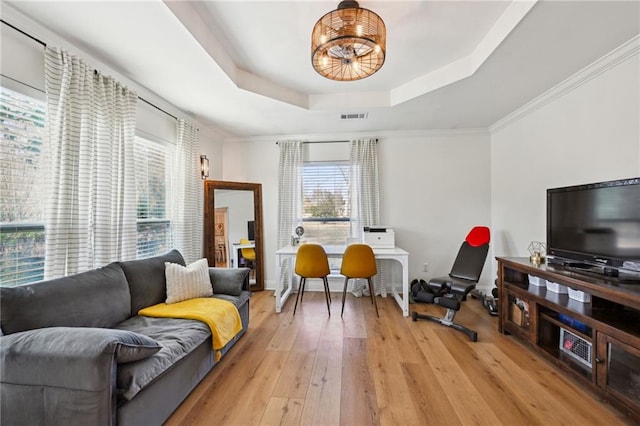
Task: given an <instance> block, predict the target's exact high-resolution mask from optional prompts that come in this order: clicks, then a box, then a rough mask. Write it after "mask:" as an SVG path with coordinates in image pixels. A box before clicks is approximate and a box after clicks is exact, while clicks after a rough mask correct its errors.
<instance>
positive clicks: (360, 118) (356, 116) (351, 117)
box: [340, 112, 369, 120]
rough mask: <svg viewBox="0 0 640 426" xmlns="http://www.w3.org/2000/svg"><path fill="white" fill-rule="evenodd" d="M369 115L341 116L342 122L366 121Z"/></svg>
mask: <svg viewBox="0 0 640 426" xmlns="http://www.w3.org/2000/svg"><path fill="white" fill-rule="evenodd" d="M368 115H369V113H367V112H361V113H357V114H340V120H365V119H366V118H367V116H368Z"/></svg>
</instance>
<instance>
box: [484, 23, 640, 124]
mask: <svg viewBox="0 0 640 426" xmlns="http://www.w3.org/2000/svg"><path fill="white" fill-rule="evenodd" d="M638 53H640V34H638V35H636V36H634V37H633V38H631V39H630V40H629V41H627V42H625V43H623V44H622V45H620V46H619V47H617V48H615V49H614V50H612V51H611V52H609V53H607V54H606V55H604V56H603V57H601V58H600V59H597V60H596V61H595V62H593V63H591V64H589V65H587V66H586V67H584V68H583V69H582V70H580V71H578V72H577V73H575V74H573V75H572V76H571V77H569V78H567V79H566V80H564V81H562V82H560V83H558V84H557V85H555V86H554V87H552V88H551V89H549V90H547V91H546V92H544V93H543V94H541V95H539V96H537V97H536V98H534V99H532V100H531V101H529V102H527V103H526V104H524V105H523V106H521V107H520V108H518V109H516V110H515V111H513V112H511V113H510V114H508V115H506V116H505V117H503V118H501V119H500V120H498V121H496V122H495V123H493V124H492V125H491V126H489V132H490V133H491V134H493V133H495V132H497V131H499V130H502V129H503V128H505V127H507V126H509V125H510V124H513V123H514V122H516V121H518V120H520V119H522V118H524V117H526V116H527V115H529V114H531V113H533V112H534V111H536V110H538V109H539V108H542V107H543V106H545V105H547V104H549V103H551V102H553V101H555V100H556V99H558V98H561V97H562V96H564V95H565V94H567V93H568V92H570V91H573V90H575V89H577V88H578V87H580V86H582V85H583V84H585V83H587V82H588V81H590V80H591V79H593V78H595V77H597V76H599V75H600V74H603V73H604V72H606V71H608V70H610V69H611V68H614V67H616V66H618V65H619V64H621V63H623V62H625V61H626V60H628V59H630V58H632V57H634V56H636V55H638Z"/></svg>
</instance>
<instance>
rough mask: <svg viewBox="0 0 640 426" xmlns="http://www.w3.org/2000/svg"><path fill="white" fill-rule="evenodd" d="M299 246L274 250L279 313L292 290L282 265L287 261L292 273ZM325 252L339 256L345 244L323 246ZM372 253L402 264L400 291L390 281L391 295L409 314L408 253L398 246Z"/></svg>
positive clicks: (406, 315) (374, 250)
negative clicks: (283, 273)
mask: <svg viewBox="0 0 640 426" xmlns="http://www.w3.org/2000/svg"><path fill="white" fill-rule="evenodd" d="M298 247H299V246H288V247H283V248H281V249H279V250H277V251H276V291H275V296H276V312H277V313H280V312H281V311H282V305H283V304H284V302H285V301H286V300H287V298H288V297H289V295H290V294H291V292H292V290H293V286H292V280H291V277H290V276H289V275H288V274H287V276H288V277H289V279H286V277H284V278H285V279H286V281H287V282H286V284H287V285H286V286H285V282H284V281H285V280H283V276H282V272H283V266H284V264H285V263H287V261H288V269H289V272H291V273H293V269H294V265H295V257H296V253H297V252H298ZM323 247H324V250H325V252H326V253H327V257H337V258H341V257H342V256H343V255H344V251H345V249H346V246H329V245H327V246H323ZM373 254H374V255H375V257H376V259H378V260H383V259H392V260H395V261H397V262H399V263H400V265H401V266H402V287H401V291H400V292H399V291H398V287H400V286H399V285H397V283H391V286H390V287H391V295H392V296H393V298H394V299H396V302H398V305H399V306H400V309H402V315H403V316H405V317H408V316H409V253H408V252H407V251H405V250H403V249H401V248H400V247H395V248H385V249H382V248H373Z"/></svg>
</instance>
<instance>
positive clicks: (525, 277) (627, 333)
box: [497, 257, 640, 422]
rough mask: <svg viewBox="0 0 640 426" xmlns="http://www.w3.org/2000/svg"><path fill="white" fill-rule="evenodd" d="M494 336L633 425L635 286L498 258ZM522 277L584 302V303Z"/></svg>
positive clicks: (638, 313) (638, 402) (639, 290)
mask: <svg viewBox="0 0 640 426" xmlns="http://www.w3.org/2000/svg"><path fill="white" fill-rule="evenodd" d="M497 260H498V293H499V300H500V309H499V311H500V315H499V318H498V331H499V332H500V333H503V334H512V335H514V337H516V338H518V339H520V340H522V341H524V342H525V343H527V344H528V345H529V346H530V347H531V348H532V349H533V350H534V351H536V352H538V353H540V354H541V355H542V356H544V357H545V358H546V359H548V360H550V361H552V362H553V363H554V364H556V365H557V366H558V367H559V368H561V369H562V370H563V371H565V372H566V373H567V374H569V375H571V376H572V377H574V378H576V379H577V380H579V381H583V382H584V383H587V384H588V385H589V387H590V388H591V389H592V390H593V391H595V392H597V393H599V394H600V395H602V396H604V397H605V398H607V399H608V400H609V401H610V402H611V403H613V404H614V405H616V406H617V407H618V408H620V409H622V410H623V411H625V412H627V413H628V414H629V415H630V416H631V417H632V418H633V419H634V421H635V422H640V390H639V389H638V388H639V386H638V385H637V384H638V383H640V283H638V284H631V283H626V282H621V281H617V280H615V279H612V278H605V277H600V276H593V275H588V274H581V273H578V272H575V271H574V270H569V269H565V268H563V267H562V266H553V265H546V264H541V265H534V264H532V263H530V262H529V259H527V258H502V257H499V258H497ZM529 277H538V278H540V279H543V280H546V281H551V282H553V283H556V284H559V285H562V286H567V287H571V288H572V289H574V290H579V291H582V292H585V293H588V294H590V295H591V302H590V303H582V302H580V301H578V300H574V299H571V298H569V296H568V295H567V294H558V293H554V292H552V291H550V290H549V289H548V288H547V287H546V286H539V287H538V286H534V285H532V284H530V283H529Z"/></svg>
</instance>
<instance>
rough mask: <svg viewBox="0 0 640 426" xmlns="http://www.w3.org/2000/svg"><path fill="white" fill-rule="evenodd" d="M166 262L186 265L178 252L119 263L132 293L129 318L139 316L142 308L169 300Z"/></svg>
mask: <svg viewBox="0 0 640 426" xmlns="http://www.w3.org/2000/svg"><path fill="white" fill-rule="evenodd" d="M165 262H171V263H177V264H180V265H183V266H184V265H185V262H184V258H183V257H182V255H181V254H180V252H179V251H178V250H173V251H170V252H169V253H167V254H165V255H163V256H156V257H150V258H148V259H142V260H132V261H129V262H119V263H118V264H119V265H120V266H121V267H122V270H123V271H124V274H125V275H126V277H127V281H128V282H129V290H130V292H131V306H130V311H129V316H135V315H137V313H138V311H139V310H140V309H142V308H146V307H147V306H151V305H156V304H158V303H161V302H164V301H165V299H166V298H167V282H166V278H165V274H164V263H165Z"/></svg>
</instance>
